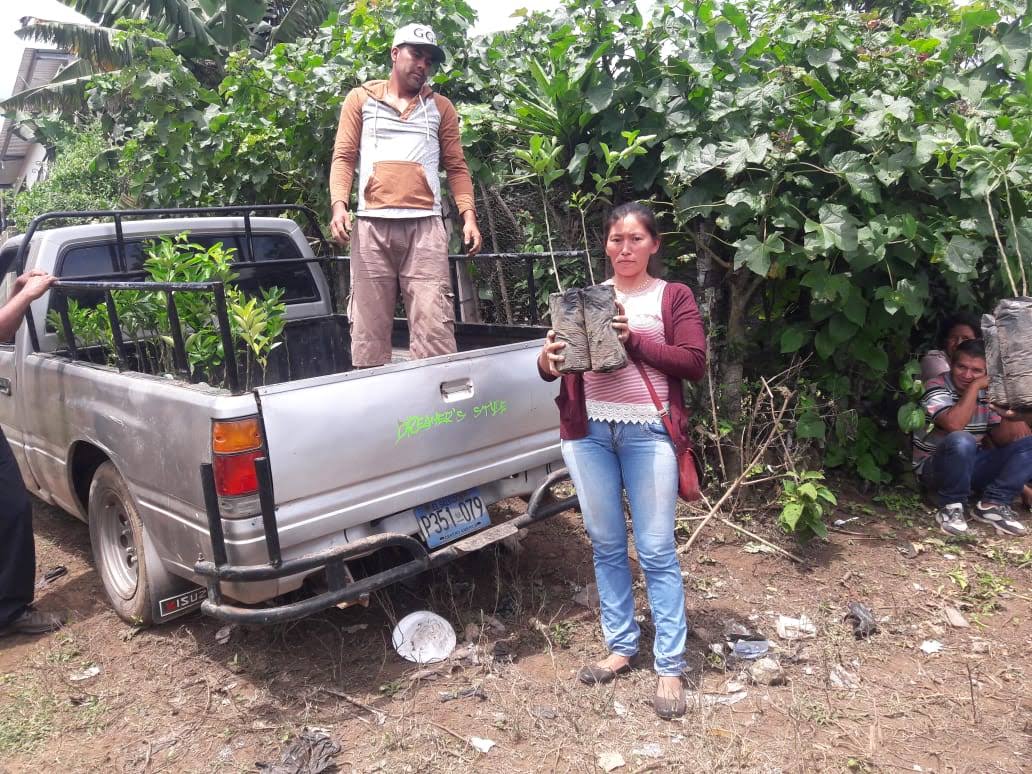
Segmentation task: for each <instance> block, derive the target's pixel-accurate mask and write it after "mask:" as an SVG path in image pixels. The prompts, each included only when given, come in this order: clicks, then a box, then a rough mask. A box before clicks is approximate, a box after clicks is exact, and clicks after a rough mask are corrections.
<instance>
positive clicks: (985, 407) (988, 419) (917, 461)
mask: <svg viewBox="0 0 1032 774" xmlns="http://www.w3.org/2000/svg"><path fill="white" fill-rule="evenodd" d="M959 400H960V392H959V391H958V390H957V386H956V385H955V384H954V383H953V379H952V378H951V377H950V373H949V371H947V372H946V373H943V374H939V375H938V376H934V377H932V378H931V379H929V380H928V381H927V382H925V392H924V395H922V396H921V406H922V407H924V410H925V416H926V417H927V418H928V421H929V422H931V423H934V422H935V418H936V417H937V416H938V415H939V414H941V413H942V412H943V411H946V410H947V409H949V408H951V407H953V406H955V405H957V402H958V401H959ZM998 424H1000V415H999V414H997V413H996V412H995V411H993V409H992V407H991V406H990V405H989V395H988V393H987V391H986V390H979V391H978V401H977V402H976V404H975V411H974V413H973V414H972V415H971V421H970V422H968V424H967V427H965V428H964V429H965V430H966V431H967V432H969V433H971V435H973V436H974V437H975V438H976V439H977V440H978V441H981V440H982V437H983V436H984V435H985V434H986V433H987V432H989V428H991V427H993V426H994V425H998ZM947 435H949V433H948V432H947V431H945V430H943V429H942V428H941V427H938V426H937V425H935V424H932V429H931V430H919V431H917V432H915V433H914V440H913V457H912V460H913V464H914V470H915V471H917V472H918V473H920V472H921V469H922V468H923V467H924V463H925V460H927V459H928V458H929V457H930V456H931V455H932V452H934V451H935V447H936V446H937V445H938V443H939V441H941V440H942V439H943V438H945V437H946V436H947Z"/></svg>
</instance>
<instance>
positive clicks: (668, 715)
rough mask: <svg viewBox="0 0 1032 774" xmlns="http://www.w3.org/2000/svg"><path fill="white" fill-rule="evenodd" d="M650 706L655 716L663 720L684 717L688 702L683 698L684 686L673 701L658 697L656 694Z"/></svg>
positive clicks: (665, 697)
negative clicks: (654, 711)
mask: <svg viewBox="0 0 1032 774" xmlns="http://www.w3.org/2000/svg"><path fill="white" fill-rule="evenodd" d="M652 706H653V708H654V709H655V710H656V714H657V715H659V717H661V718H662V719H663V720H673V719H674V718H680V717H684V713H685V712H687V711H688V702H687V701H686V700H685V697H684V686H683V685H682V686H681V695H680V696H678V697H677V698H674V699H671V698H669V697H667V696H660V695H659V694H658V693H657V694H656V697H655V698H654V699H653V700H652Z"/></svg>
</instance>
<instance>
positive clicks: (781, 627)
mask: <svg viewBox="0 0 1032 774" xmlns="http://www.w3.org/2000/svg"><path fill="white" fill-rule="evenodd" d="M777 630H778V637H780V638H781V639H783V640H801V639H808V638H811V637H816V636H817V626H816V625H815V624H814V622H813V621H811V620H810V619H809V618H808V617H807V616H806V614H803V615H801V616H799V617H798V618H789V617H788V616H787V615H779V616H778V620H777Z"/></svg>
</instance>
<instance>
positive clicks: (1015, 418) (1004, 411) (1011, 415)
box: [989, 403, 1032, 423]
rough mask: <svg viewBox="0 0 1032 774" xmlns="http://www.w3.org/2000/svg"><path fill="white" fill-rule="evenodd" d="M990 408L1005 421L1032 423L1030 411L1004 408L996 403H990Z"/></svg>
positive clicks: (1031, 411) (1031, 412)
mask: <svg viewBox="0 0 1032 774" xmlns="http://www.w3.org/2000/svg"><path fill="white" fill-rule="evenodd" d="M989 406H990V407H991V408H992V410H993V411H995V412H996V413H997V414H999V415H1000V417H1001V418H1002V419H1004V420H1008V421H1012V422H1026V423H1032V410H1030V409H1026V410H1020V409H1009V408H1004V407H1003V406H998V405H996V404H995V403H990V404H989Z"/></svg>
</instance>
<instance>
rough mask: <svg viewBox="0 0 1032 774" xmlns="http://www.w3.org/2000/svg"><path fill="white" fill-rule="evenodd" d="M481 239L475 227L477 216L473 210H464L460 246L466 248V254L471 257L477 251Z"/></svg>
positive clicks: (478, 250) (478, 230)
mask: <svg viewBox="0 0 1032 774" xmlns="http://www.w3.org/2000/svg"><path fill="white" fill-rule="evenodd" d="M483 241H484V240H483V238H482V237H481V236H480V229H479V228H477V216H476V215H474V214H473V210H466V211H465V212H464V213H462V246H463V247H465V248H466V249H467V252H466V255H469V256H470V257H472V256H474V255H476V254H477V253H479V252H480V247H481V245H482V244H483Z"/></svg>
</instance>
